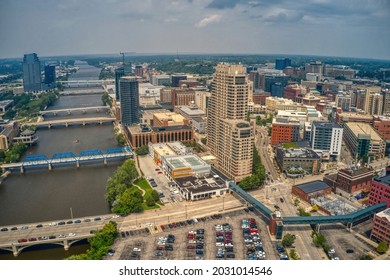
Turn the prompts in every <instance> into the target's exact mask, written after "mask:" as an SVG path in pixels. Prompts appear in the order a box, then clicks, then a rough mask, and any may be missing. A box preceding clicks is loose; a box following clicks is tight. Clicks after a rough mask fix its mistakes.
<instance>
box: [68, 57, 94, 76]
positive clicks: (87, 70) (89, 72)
mask: <svg viewBox="0 0 390 280" xmlns="http://www.w3.org/2000/svg"><path fill="white" fill-rule="evenodd" d="M74 66H78V67H80V69H79V70H78V71H77V72H76V73H73V74H72V75H71V76H70V77H69V80H70V81H73V80H98V79H99V74H100V71H101V69H99V68H96V67H94V66H90V65H88V63H87V62H85V61H80V60H76V61H75V64H74Z"/></svg>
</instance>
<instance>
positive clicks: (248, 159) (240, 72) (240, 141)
mask: <svg viewBox="0 0 390 280" xmlns="http://www.w3.org/2000/svg"><path fill="white" fill-rule="evenodd" d="M245 70H246V69H245V67H244V66H242V65H231V64H218V65H217V67H216V72H215V73H214V77H213V81H212V91H211V97H210V100H209V108H208V118H207V145H208V146H209V148H210V151H211V153H212V154H213V155H215V156H216V158H217V160H216V167H217V168H218V169H219V170H220V171H222V173H224V174H225V175H226V176H228V177H229V178H232V179H233V180H234V181H236V182H237V181H241V180H242V179H243V178H245V177H247V176H250V175H251V174H252V160H253V140H254V135H253V128H252V127H251V125H250V123H249V122H247V121H245V118H246V115H247V112H248V95H249V81H248V80H247V77H246V74H245Z"/></svg>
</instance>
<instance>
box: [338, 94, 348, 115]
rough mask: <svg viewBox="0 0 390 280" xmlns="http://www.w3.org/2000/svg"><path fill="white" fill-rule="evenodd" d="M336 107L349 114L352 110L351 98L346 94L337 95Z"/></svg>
mask: <svg viewBox="0 0 390 280" xmlns="http://www.w3.org/2000/svg"><path fill="white" fill-rule="evenodd" d="M336 106H337V108H341V110H343V112H349V110H350V109H351V96H349V95H348V94H346V93H343V92H341V93H339V94H337V95H336Z"/></svg>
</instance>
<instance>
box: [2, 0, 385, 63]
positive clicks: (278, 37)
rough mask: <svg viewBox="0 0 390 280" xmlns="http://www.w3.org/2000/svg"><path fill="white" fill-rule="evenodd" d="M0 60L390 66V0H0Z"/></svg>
mask: <svg viewBox="0 0 390 280" xmlns="http://www.w3.org/2000/svg"><path fill="white" fill-rule="evenodd" d="M0 38H1V39H0V57H1V58H6V57H21V56H22V55H23V54H24V53H30V52H36V53H38V55H39V56H49V55H68V54H102V53H105V54H106V53H119V51H126V52H132V51H133V52H137V53H176V51H177V50H178V52H179V53H251V54H308V55H309V54H310V55H330V56H347V57H365V58H384V59H390V1H389V0H311V1H308V0H176V1H174V0H88V1H87V0H85V1H84V0H83V1H81V0H62V1H58V0H29V1H25V0H0Z"/></svg>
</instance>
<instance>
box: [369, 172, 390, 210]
mask: <svg viewBox="0 0 390 280" xmlns="http://www.w3.org/2000/svg"><path fill="white" fill-rule="evenodd" d="M381 202H385V203H386V205H387V208H389V207H390V170H389V168H387V169H386V175H385V176H382V177H376V178H374V179H373V180H372V183H371V191H370V195H369V198H368V205H375V204H378V203H381Z"/></svg>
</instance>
